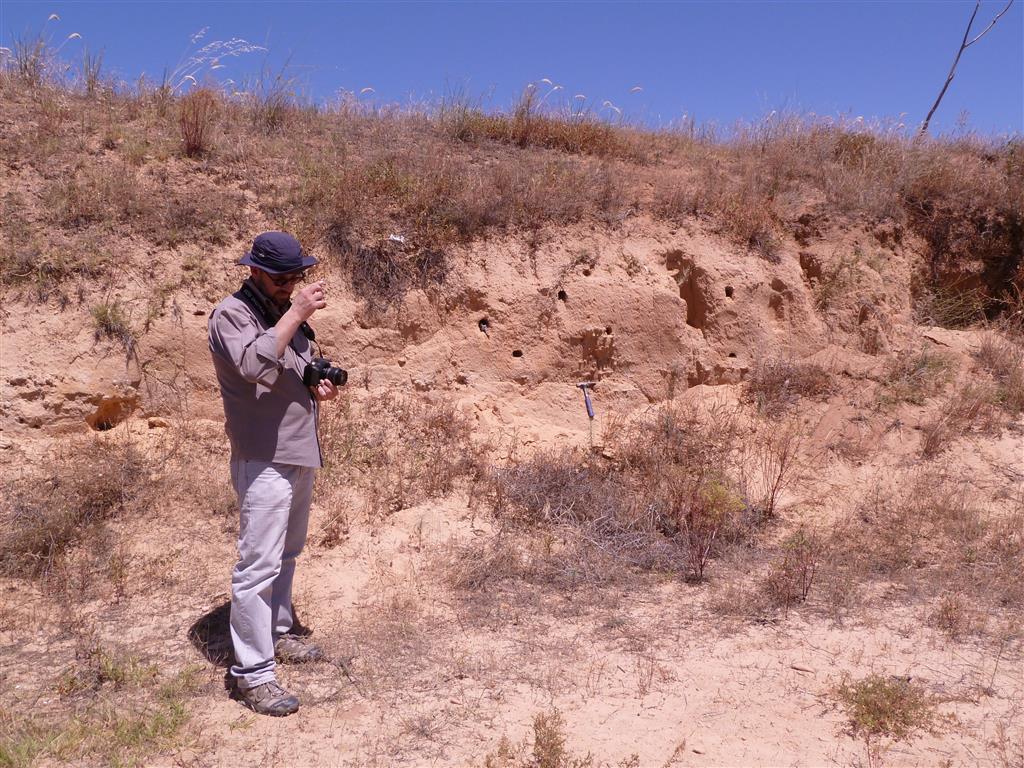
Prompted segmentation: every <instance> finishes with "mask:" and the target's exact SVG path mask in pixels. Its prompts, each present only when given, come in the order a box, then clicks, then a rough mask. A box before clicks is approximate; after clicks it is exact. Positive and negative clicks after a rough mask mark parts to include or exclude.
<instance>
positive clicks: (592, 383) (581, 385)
mask: <svg viewBox="0 0 1024 768" xmlns="http://www.w3.org/2000/svg"><path fill="white" fill-rule="evenodd" d="M576 386H577V387H579V388H580V389H593V388H594V387H596V386H597V382H596V381H581V382H580V383H579V384H577V385H576Z"/></svg>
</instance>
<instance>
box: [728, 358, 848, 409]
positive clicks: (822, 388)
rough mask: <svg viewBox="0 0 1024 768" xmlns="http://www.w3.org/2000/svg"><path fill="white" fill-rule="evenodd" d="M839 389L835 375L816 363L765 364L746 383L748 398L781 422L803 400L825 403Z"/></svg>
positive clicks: (770, 361) (765, 361) (774, 362)
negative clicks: (833, 376)
mask: <svg viewBox="0 0 1024 768" xmlns="http://www.w3.org/2000/svg"><path fill="white" fill-rule="evenodd" d="M835 389H836V385H835V382H834V381H833V378H832V375H831V374H830V373H829V372H828V371H826V370H825V369H824V368H822V367H821V366H820V365H817V364H815V363H803V362H798V361H793V360H782V359H768V360H761V361H759V362H758V363H757V365H756V366H755V367H754V370H753V371H752V372H751V374H750V376H749V378H748V379H747V382H746V387H745V388H744V391H743V395H744V398H745V399H746V400H747V401H748V402H751V403H754V404H755V405H756V406H757V410H758V412H760V413H761V414H762V415H764V416H766V417H768V418H772V419H775V418H778V417H780V416H782V415H783V414H784V413H785V412H786V411H787V410H789V409H791V408H792V407H793V406H794V405H796V404H797V403H798V402H799V400H800V398H801V397H808V398H811V399H819V400H820V399H825V398H827V397H828V396H829V395H831V394H832V393H833V392H834V391H835Z"/></svg>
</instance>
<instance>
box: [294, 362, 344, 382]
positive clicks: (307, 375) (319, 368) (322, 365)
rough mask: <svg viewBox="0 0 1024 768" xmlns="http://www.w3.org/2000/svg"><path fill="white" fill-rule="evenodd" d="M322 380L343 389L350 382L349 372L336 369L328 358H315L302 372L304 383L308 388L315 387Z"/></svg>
mask: <svg viewBox="0 0 1024 768" xmlns="http://www.w3.org/2000/svg"><path fill="white" fill-rule="evenodd" d="M322 379H327V380H328V381H329V382H331V383H332V384H333V385H334V386H336V387H343V386H345V382H346V381H348V371H346V370H345V369H344V368H335V367H334V366H333V365H331V361H330V360H328V359H327V358H326V357H314V358H313V359H312V361H310V362H308V363H306V367H305V369H304V370H303V371H302V383H303V384H305V385H306V386H307V387H315V386H316V385H317V384H319V383H320V381H321V380H322Z"/></svg>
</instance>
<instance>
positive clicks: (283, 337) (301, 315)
mask: <svg viewBox="0 0 1024 768" xmlns="http://www.w3.org/2000/svg"><path fill="white" fill-rule="evenodd" d="M326 306H327V302H326V301H325V300H324V283H323V281H322V280H317V281H316V282H315V283H310V284H309V285H307V286H306V287H305V288H303V289H302V290H301V291H299V292H298V293H297V294H295V296H293V297H292V305H291V306H290V307H289V308H288V311H287V312H285V313H284V315H282V317H281V319H280V320H278V321H277V325H276V328H277V347H276V350H277V356H278V357H281V355H283V354H284V351H285V349H287V348H288V343H289V342H290V341H291V340H292V336H294V335H295V332H296V331H297V330H299V326H300V325H302V324H303V323H304V322H306V321H307V320H309V318H311V317H312V316H313V313H314V312H316V311H317V310H318V309H323V308H324V307H326Z"/></svg>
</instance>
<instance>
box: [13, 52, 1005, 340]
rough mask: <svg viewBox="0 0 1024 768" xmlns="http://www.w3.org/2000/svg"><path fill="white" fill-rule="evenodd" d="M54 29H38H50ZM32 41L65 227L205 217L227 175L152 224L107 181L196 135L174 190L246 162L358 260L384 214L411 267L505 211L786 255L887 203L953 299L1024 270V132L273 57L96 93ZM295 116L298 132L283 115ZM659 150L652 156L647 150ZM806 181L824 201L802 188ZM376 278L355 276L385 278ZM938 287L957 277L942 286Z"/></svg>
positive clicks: (42, 130)
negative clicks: (667, 120)
mask: <svg viewBox="0 0 1024 768" xmlns="http://www.w3.org/2000/svg"><path fill="white" fill-rule="evenodd" d="M47 45H48V43H47V41H45V40H44V41H42V49H43V51H45V50H46V46H47ZM35 47H37V46H36V45H35V43H33V44H31V45H27V46H26V48H25V55H24V56H22V57H21V60H22V61H23V62H24V63H25V64H26V66H27V67H28V70H26V71H29V70H30V71H32V72H36V73H37V75H25V74H18V71H19V70H16V69H15V70H7V71H5V72H3V73H2V74H0V89H3V92H4V94H5V96H6V97H7V100H8V103H9V104H10V105H11V106H12V109H13V110H14V112H16V113H17V114H18V116H19V119H16V120H14V121H12V122H11V123H9V124H10V125H11V126H12V128H11V129H10V130H9V131H5V133H4V135H2V136H0V144H2V146H3V149H4V150H5V152H6V153H7V154H8V156H10V157H12V158H16V159H19V160H22V159H23V160H27V161H28V162H29V163H30V164H31V165H32V166H33V167H36V168H38V169H39V170H40V171H43V172H44V175H47V176H49V177H51V178H52V177H57V176H63V177H65V178H70V179H71V181H68V182H64V185H65V186H66V187H68V188H67V189H65V190H59V189H58V190H56V191H50V192H48V193H46V194H49V195H53V196H55V197H56V200H55V202H56V205H55V206H53V207H54V209H55V210H56V211H57V213H56V218H57V219H58V220H59V221H62V222H65V224H64V225H65V226H69V227H82V226H86V225H91V226H95V225H99V224H101V223H103V222H118V223H120V224H121V225H123V226H125V228H126V229H130V230H132V231H136V232H138V233H140V234H142V235H143V236H144V237H146V238H147V239H151V240H153V241H154V242H156V243H158V244H164V243H168V242H169V243H176V242H181V240H182V237H190V236H191V232H190V231H191V230H195V229H196V227H195V226H193V225H187V226H183V225H182V224H181V223H178V224H177V225H176V221H177V222H189V221H190V220H192V219H195V218H196V217H197V216H198V217H201V216H202V215H203V213H204V212H205V211H207V210H209V209H210V208H211V206H214V207H216V202H217V199H218V196H217V195H208V194H207V193H206V191H201V192H200V194H199V195H198V197H197V198H196V199H197V200H198V204H197V205H195V206H192V205H190V204H189V203H190V202H191V199H192V198H191V197H186V198H185V200H184V201H183V202H185V203H186V204H185V205H181V204H180V203H179V205H178V210H177V211H175V212H174V215H172V216H169V217H155V218H157V219H158V223H157V224H155V225H153V226H145V224H144V222H146V221H148V220H149V219H151V218H154V217H153V216H147V215H141V216H136V215H134V214H132V213H131V211H133V210H135V209H136V208H137V206H139V205H140V203H139V201H138V200H133V197H134V196H133V194H132V192H131V190H132V188H133V187H134V186H136V185H132V184H124V185H121V186H120V188H115V187H114V185H113V184H112V183H111V180H115V179H119V178H122V177H123V171H122V170H121V169H120V168H118V167H117V163H118V162H120V163H123V164H124V165H125V166H127V167H128V168H131V169H135V170H137V169H141V170H150V169H152V170H156V171H157V172H159V169H160V168H161V166H162V165H163V164H164V163H165V162H166V161H167V159H168V158H170V157H172V156H173V155H175V154H177V153H178V152H179V150H180V151H181V152H182V153H183V154H185V155H186V156H195V157H196V158H198V162H196V163H195V164H194V167H191V168H189V169H188V170H187V172H186V175H185V176H184V178H182V179H181V180H179V181H178V183H177V184H173V185H171V186H170V189H171V190H172V191H174V190H176V189H177V188H178V187H179V186H182V185H187V184H189V183H191V182H192V181H194V180H195V177H196V176H199V175H203V174H217V175H219V176H220V177H221V179H222V180H223V179H234V180H237V181H239V182H242V181H245V182H246V183H248V184H250V185H251V186H252V188H253V190H254V191H255V192H256V196H257V200H259V204H260V205H261V206H262V207H263V208H264V211H265V212H266V213H267V214H268V215H269V217H270V218H271V219H273V220H274V221H275V222H280V226H284V227H288V228H291V229H292V230H293V231H298V232H299V234H300V235H302V236H303V238H304V239H306V240H309V241H312V240H314V239H316V240H320V241H321V242H323V243H325V244H327V245H328V247H329V248H330V249H331V250H334V251H335V252H336V254H337V255H338V256H339V257H340V258H341V259H342V261H343V263H345V264H347V265H351V264H352V262H351V261H347V259H349V258H350V257H351V256H352V255H353V254H360V253H369V254H379V253H381V244H382V243H383V242H384V241H386V239H387V238H388V236H389V235H390V234H392V233H397V234H400V235H402V236H404V237H405V238H406V243H407V248H406V249H405V252H404V255H403V258H402V259H399V261H400V262H404V261H406V260H407V261H408V262H409V264H410V265H411V266H410V267H409V268H408V269H406V267H405V266H404V265H403V264H399V265H398V268H397V269H392V267H394V265H392V267H389V270H390V271H393V272H397V273H398V274H399V275H401V274H403V273H407V276H408V275H415V273H416V270H417V268H418V267H417V265H422V264H423V263H424V261H427V262H430V261H431V259H432V258H433V257H430V256H429V254H432V253H434V254H437V253H441V254H443V256H444V257H446V258H449V259H450V257H451V253H449V249H450V248H451V247H452V246H453V245H458V244H463V243H467V242H470V241H473V240H478V239H481V238H486V237H489V236H491V235H492V234H494V233H497V232H503V231H517V230H527V231H532V230H536V229H538V228H541V227H544V226H547V225H558V224H566V223H571V222H578V221H586V220H597V221H601V222H604V223H609V224H615V223H616V222H618V221H619V220H620V219H621V218H622V217H623V216H626V215H631V214H634V213H646V214H648V215H650V216H652V217H654V218H661V219H666V220H671V221H677V220H690V219H692V218H694V217H700V218H704V219H706V220H707V221H708V222H709V223H710V225H711V226H712V227H713V228H717V229H719V230H720V231H721V232H722V233H723V234H725V235H727V236H728V237H730V238H731V239H733V240H735V241H736V242H737V243H740V244H743V245H745V246H747V247H751V248H753V249H754V250H756V251H758V252H760V253H761V254H763V255H764V256H766V257H768V258H772V259H774V258H777V257H778V254H779V253H780V249H779V245H780V244H783V243H785V242H786V240H787V239H788V238H789V237H790V236H791V233H793V232H797V235H798V236H799V237H813V235H800V234H799V232H805V233H806V232H812V231H814V230H815V227H816V226H817V223H816V222H820V223H822V226H825V222H826V221H827V220H833V219H835V218H836V217H839V218H841V219H851V218H852V219H857V218H862V219H866V220H882V221H883V223H884V224H885V225H886V226H887V227H889V229H890V230H891V231H892V232H893V233H894V234H893V237H895V238H897V239H899V238H901V237H902V234H901V233H902V232H903V231H905V230H906V231H912V232H914V233H916V234H917V235H919V236H920V237H921V238H923V239H924V241H925V242H926V243H927V246H928V254H927V259H926V265H925V269H924V270H923V271H922V274H921V276H920V277H921V279H920V285H919V291H918V295H919V298H920V300H919V304H920V307H921V309H922V311H924V312H925V314H927V315H931V316H935V317H936V318H938V315H940V314H945V315H948V314H949V313H948V312H945V313H944V312H942V311H940V310H939V309H937V308H936V307H939V305H940V304H945V305H946V306H947V307H948V306H950V305H951V302H952V304H955V303H956V302H960V303H962V302H963V300H966V299H970V300H971V301H972V302H974V300H975V299H977V301H976V302H975V304H976V305H977V306H978V307H980V308H981V309H982V310H984V311H985V312H986V313H989V314H992V313H995V312H998V311H1000V308H1001V307H1003V308H1005V307H1004V305H1005V300H1006V299H1007V298H1008V297H1010V296H1011V294H1012V291H1013V288H1014V286H1016V288H1017V289H1018V290H1019V289H1020V287H1021V280H1022V279H1024V278H1022V275H1024V271H1022V269H1021V259H1020V253H1021V252H1022V250H1024V249H1022V247H1021V242H1020V232H1021V231H1024V228H1022V226H1021V221H1022V215H1024V211H1022V208H1021V200H1022V199H1024V194H1022V192H1021V190H1022V189H1024V171H1022V166H1024V163H1022V162H1021V161H1020V154H1021V150H1020V145H1019V142H1016V143H1014V142H1010V143H1008V144H1007V143H1002V144H1001V143H999V142H997V141H996V140H986V139H983V138H980V137H971V136H969V137H967V138H958V139H956V140H952V139H930V140H926V141H912V140H911V139H910V138H909V136H908V135H907V134H906V133H903V132H901V131H900V130H899V129H895V128H893V127H891V126H887V125H875V126H865V125H863V124H862V123H856V124H844V123H843V122H842V121H840V122H838V123H837V122H836V121H830V120H825V119H816V118H815V119H812V118H807V117H802V116H799V115H786V114H783V115H776V114H773V115H771V116H769V117H767V118H765V119H764V120H762V121H757V122H754V123H751V124H748V125H744V126H739V127H738V128H736V129H735V130H733V131H732V132H730V133H729V134H728V135H725V136H722V135H718V134H717V133H716V131H714V130H712V129H710V128H709V127H704V128H698V127H695V126H690V129H689V130H682V131H658V130H645V129H641V128H634V127H630V126H628V125H624V124H622V123H621V122H615V121H609V120H605V119H603V117H602V118H601V119H598V117H596V115H598V114H600V115H604V114H605V113H606V112H607V113H608V114H612V112H611V110H610V108H608V109H607V110H604V111H602V110H594V109H592V108H590V107H579V108H569V107H567V106H557V105H554V104H553V101H552V100H553V99H555V98H556V97H557V96H558V94H554V93H552V94H547V95H541V90H542V89H536V88H535V89H529V90H528V91H526V92H525V93H524V95H523V96H522V98H521V99H520V101H519V102H518V103H517V104H516V105H515V106H514V107H513V108H512V109H511V110H510V111H509V112H507V113H502V112H493V111H483V110H481V109H479V108H477V107H476V106H474V104H473V103H472V100H470V99H467V98H465V97H463V96H461V95H455V96H454V97H451V98H449V99H447V100H445V101H444V102H443V103H442V104H441V105H440V106H439V107H437V108H436V109H435V108H426V109H417V108H411V109H390V108H379V107H373V106H365V107H363V106H359V105H358V104H357V103H355V102H353V101H351V100H343V101H342V102H341V103H339V104H338V105H336V106H334V107H318V108H316V109H312V108H309V107H306V106H303V105H301V103H300V100H299V98H298V96H296V94H295V88H294V82H293V81H292V80H291V79H290V78H289V77H288V75H287V73H286V72H281V73H278V74H277V75H273V76H272V75H270V74H268V73H266V72H264V73H263V74H262V76H261V77H260V78H258V79H257V80H256V81H255V84H254V86H253V87H251V88H248V89H247V90H246V91H245V92H244V93H240V94H230V93H224V94H222V93H220V92H216V91H211V90H210V89H196V90H194V91H193V92H191V93H189V94H188V95H187V96H184V97H178V96H176V95H175V94H174V91H173V89H172V88H170V87H168V85H167V84H164V85H163V86H161V87H158V88H152V87H149V86H148V85H146V84H144V83H142V84H140V85H139V87H138V88H137V90H136V91H130V90H125V91H120V92H118V93H117V94H116V95H109V96H104V97H103V98H101V97H100V96H96V95H94V96H93V97H88V96H86V95H80V94H79V93H77V92H76V91H75V90H74V89H71V88H68V87H64V86H62V85H60V82H59V78H56V77H54V76H52V75H47V74H45V73H44V72H43V70H45V69H46V68H45V67H43V68H42V69H41V68H40V67H38V66H35V65H33V64H32V63H31V62H33V61H41V60H42V59H43V58H46V57H45V56H43V55H42V54H40V55H39V56H37V55H35V54H33V53H32V51H33V50H34V49H35ZM15 60H16V61H17V60H18V58H17V57H15ZM94 63H98V62H94ZM19 66H20V65H19ZM86 79H87V80H88V78H86ZM39 81H42V83H43V84H42V85H39V84H38V82H39ZM30 82H36V83H37V85H30ZM55 83H56V84H55ZM85 90H88V88H86V89H85ZM94 90H95V89H94ZM99 91H100V93H101V94H102V93H103V89H102V88H101V89H99ZM172 107H174V108H176V109H171V108H172ZM72 118H73V119H72ZM172 118H173V119H172ZM286 120H287V122H288V126H289V131H288V135H287V136H286V135H284V134H283V133H282V132H280V131H279V130H278V129H279V128H280V126H281V125H283V123H284V121H286ZM215 124H216V128H217V131H218V136H217V139H216V144H217V147H216V151H212V149H213V143H214V142H213V139H212V138H211V136H212V130H213V127H214V125H215ZM114 125H116V126H117V130H116V131H112V130H111V126H114ZM29 126H31V127H29ZM95 146H98V147H100V148H103V147H105V148H106V149H105V150H104V151H103V153H102V154H100V155H98V157H97V163H96V164H97V166H98V167H96V168H94V169H93V170H92V171H91V172H90V173H91V176H89V175H82V174H81V173H78V174H71V175H70V177H69V176H68V175H67V174H64V173H60V174H58V173H55V171H57V170H58V169H61V167H62V166H66V165H69V164H73V163H72V162H71V161H72V159H75V158H80V157H82V155H83V150H91V149H92V148H93V147H95ZM654 158H657V160H658V165H657V167H653V166H646V165H642V164H638V163H637V161H646V160H648V159H654ZM118 196H121V197H122V198H123V199H122V200H118V199H117V198H118ZM145 196H146V195H142V197H145ZM807 199H817V200H821V201H823V202H821V203H820V204H818V205H816V206H815V207H814V208H813V209H811V208H807V209H805V210H796V209H795V204H796V201H799V200H807ZM94 200H97V201H99V202H98V203H94V202H93V201H94ZM103 201H107V202H103ZM122 203H123V204H122ZM143 207H145V206H143ZM149 207H150V208H153V207H154V206H152V205H151V206H149ZM797 207H799V206H797ZM155 208H157V209H158V208H160V206H155ZM123 211H128V212H129V213H128V214H125V213H122V212H123ZM224 213H226V211H224V210H223V206H221V209H220V210H219V211H218V214H224ZM140 225H141V226H140ZM175 229H177V230H178V232H176V233H173V234H172V235H171V236H165V235H163V234H162V232H164V231H165V230H172V231H173V230H175ZM203 229H204V230H205V229H209V227H207V226H204V227H203ZM179 233H180V234H179ZM797 235H794V236H797ZM200 237H202V238H203V239H205V240H207V241H208V242H218V240H217V238H216V237H210V236H205V235H200ZM221 237H223V236H221ZM221 241H222V240H221ZM358 261H359V260H358V259H357V260H356V262H355V266H358ZM386 277H387V276H386V275H385V278H386ZM364 278H365V276H364ZM364 278H360V277H359V276H358V275H357V276H356V277H355V278H354V279H355V280H356V281H362V284H367V285H370V286H372V285H373V282H374V281H373V280H372V279H370V280H365V279H364ZM388 279H390V278H388ZM401 282H402V280H399V283H401ZM382 294H383V295H384V296H385V297H387V296H389V295H391V296H393V297H397V298H392V301H397V300H399V299H400V295H401V291H400V290H394V289H393V287H391V286H390V283H388V284H387V286H386V287H385V290H384V291H382ZM936 296H940V297H945V298H944V299H943V301H942V302H938V303H936V302H935V301H933V300H932V299H931V298H928V297H936ZM972 297H973V298H972ZM946 299H949V301H946ZM938 321H941V322H944V323H947V324H948V323H950V322H954V321H953V320H949V319H948V318H947V319H945V320H942V319H941V318H938Z"/></svg>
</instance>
